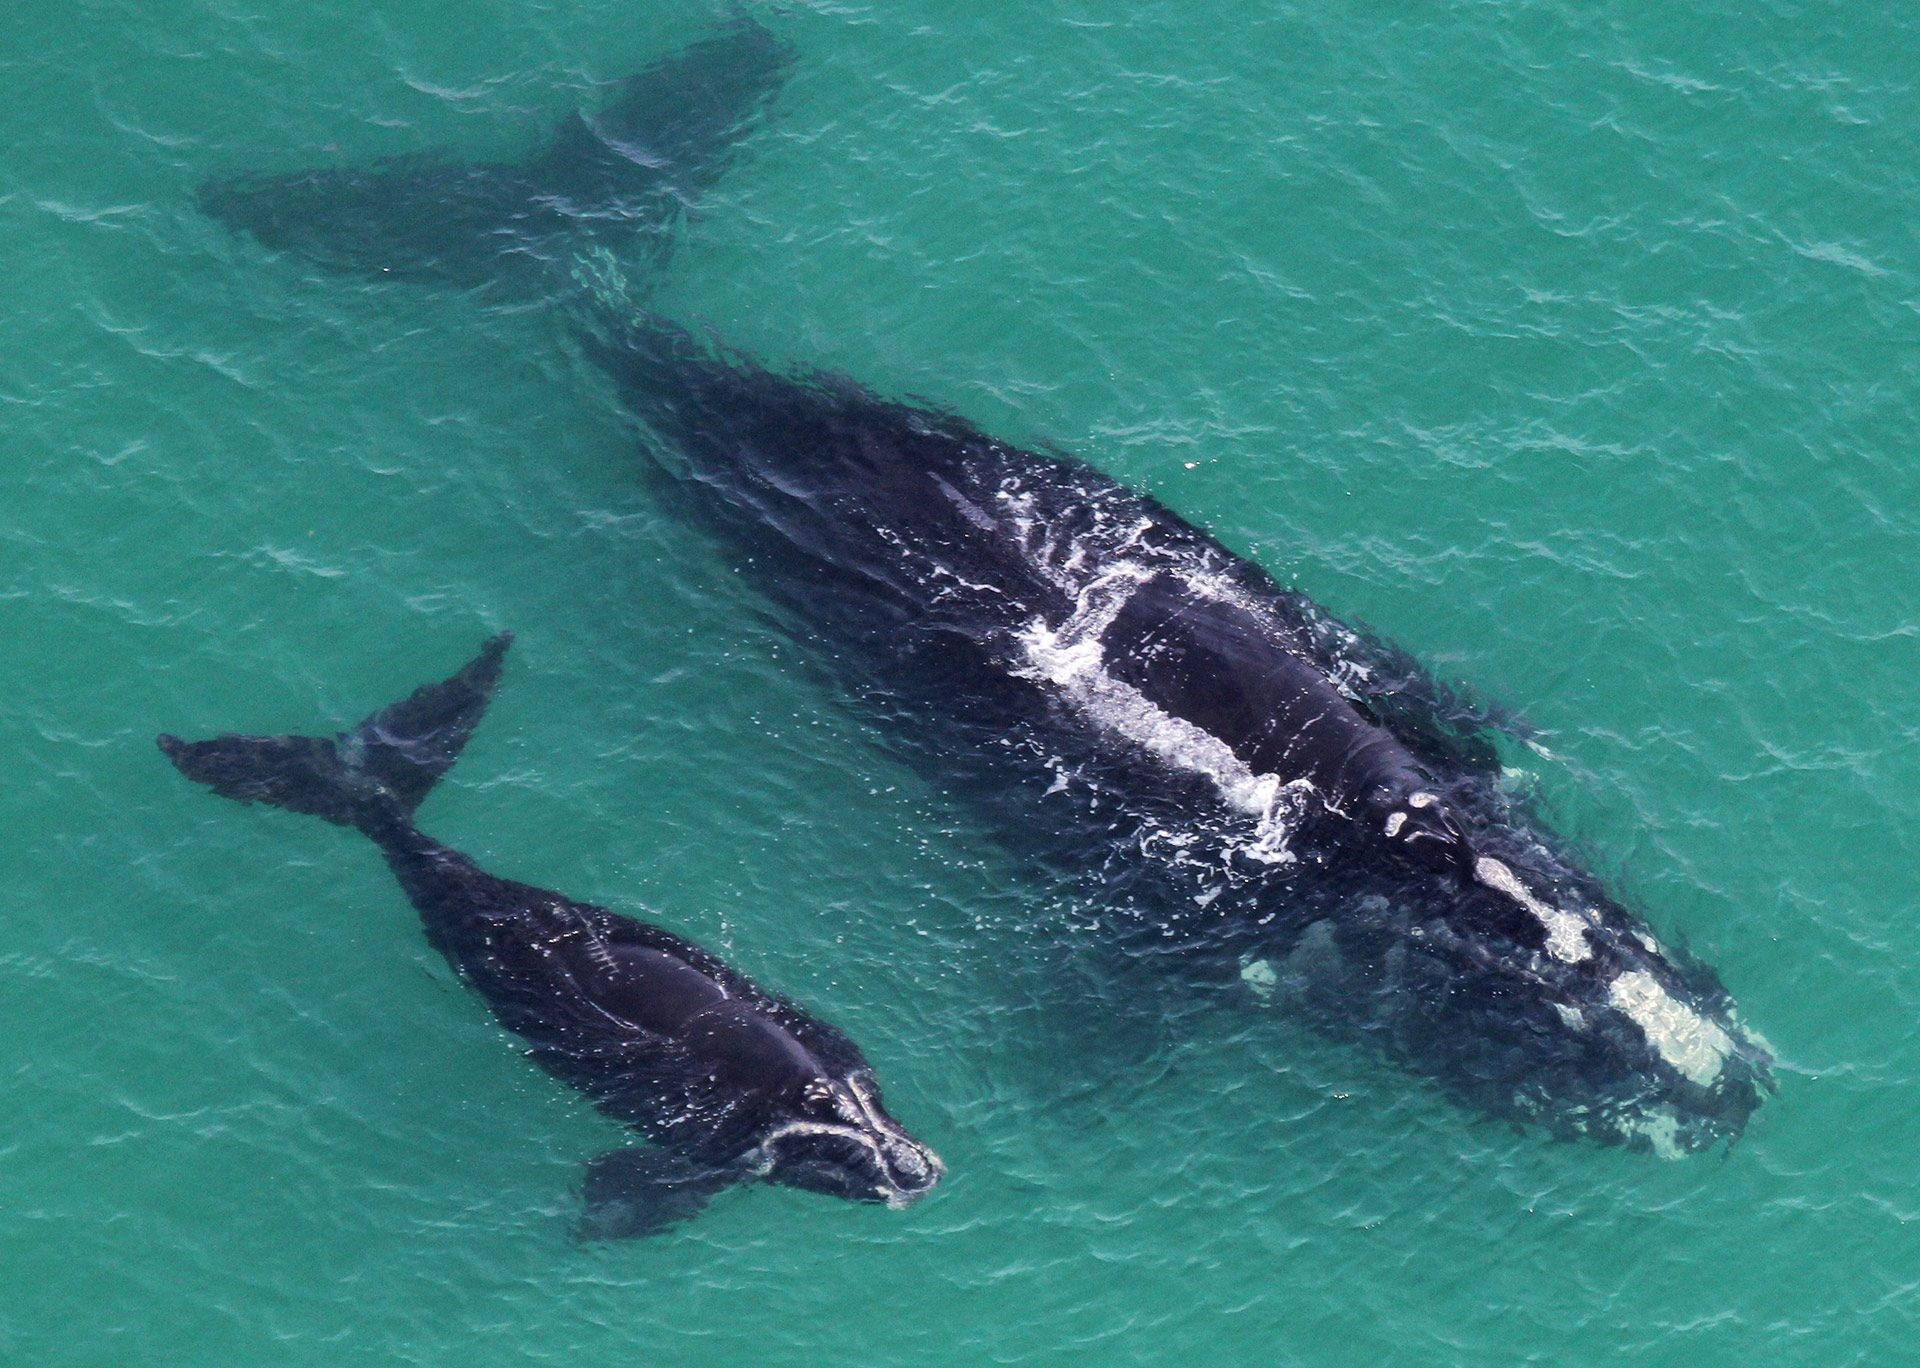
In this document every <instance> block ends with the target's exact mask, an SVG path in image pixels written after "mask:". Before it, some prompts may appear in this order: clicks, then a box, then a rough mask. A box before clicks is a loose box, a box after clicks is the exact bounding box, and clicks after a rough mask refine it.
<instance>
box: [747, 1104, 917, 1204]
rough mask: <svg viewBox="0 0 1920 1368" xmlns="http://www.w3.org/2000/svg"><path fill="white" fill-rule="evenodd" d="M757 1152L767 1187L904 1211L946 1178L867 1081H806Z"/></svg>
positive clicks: (770, 1129) (766, 1134)
mask: <svg viewBox="0 0 1920 1368" xmlns="http://www.w3.org/2000/svg"><path fill="white" fill-rule="evenodd" d="M785 1110H786V1112H787V1115H786V1117H785V1118H784V1119H782V1120H780V1121H778V1122H776V1123H775V1124H774V1125H772V1126H771V1127H769V1128H768V1130H767V1131H766V1133H765V1134H764V1135H763V1136H762V1137H761V1139H760V1143H759V1145H758V1147H757V1155H758V1159H759V1162H760V1163H762V1164H764V1165H765V1166H766V1176H767V1178H768V1180H769V1181H771V1182H776V1183H784V1184H786V1185H787V1186H789V1187H798V1188H806V1189H807V1190H809V1191H811V1192H824V1193H826V1194H828V1195H829V1196H833V1197H841V1198H844V1199H846V1200H848V1201H853V1202H885V1203H886V1204H887V1205H888V1206H890V1207H905V1206H911V1205H912V1204H913V1203H914V1202H917V1201H919V1200H920V1199H921V1198H922V1197H924V1196H926V1195H927V1193H929V1192H931V1191H932V1190H933V1187H934V1184H936V1183H938V1182H939V1181H940V1177H941V1175H942V1174H944V1173H945V1172H946V1165H945V1164H943V1163H941V1162H940V1156H939V1155H937V1154H935V1153H934V1152H933V1151H932V1150H930V1149H928V1148H927V1147H926V1146H925V1145H923V1144H921V1143H920V1142H919V1141H918V1140H916V1139H914V1138H913V1137H912V1136H911V1135H909V1134H907V1132H906V1129H905V1128H904V1127H902V1126H901V1124H900V1123H899V1122H898V1121H895V1120H894V1119H893V1118H892V1117H891V1116H889V1115H888V1114H887V1112H886V1109H885V1107H883V1106H882V1105H881V1101H880V1089H879V1086H878V1085H877V1084H876V1083H875V1082H874V1079H873V1075H872V1074H870V1073H868V1072H866V1071H865V1070H857V1071H855V1072H854V1073H852V1074H850V1075H849V1076H847V1077H845V1078H833V1077H829V1076H820V1077H816V1078H813V1079H809V1080H808V1081H807V1082H806V1083H805V1084H804V1085H802V1086H801V1087H800V1089H799V1090H798V1092H797V1094H796V1095H795V1096H793V1097H791V1098H789V1099H788V1100H787V1103H786V1107H785Z"/></svg>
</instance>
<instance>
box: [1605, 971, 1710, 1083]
mask: <svg viewBox="0 0 1920 1368" xmlns="http://www.w3.org/2000/svg"><path fill="white" fill-rule="evenodd" d="M1607 998H1608V1000H1609V1001H1610V1002H1612V1003H1613V1005H1614V1006H1615V1007H1617V1008H1619V1009H1620V1011H1621V1012H1623V1013H1625V1014H1626V1016H1627V1017H1628V1018H1629V1019H1630V1020H1632V1022H1633V1024H1634V1025H1636V1026H1638V1027H1639V1028H1640V1030H1641V1032H1642V1033H1643V1034H1644V1035H1645V1036H1646V1038H1647V1041H1648V1043H1649V1044H1651V1045H1652V1046H1653V1048H1654V1049H1655V1050H1657V1051H1659V1053H1660V1057H1661V1058H1662V1059H1664V1060H1666V1061H1667V1063H1669V1064H1671V1065H1673V1067H1674V1068H1676V1069H1678V1070H1679V1071H1680V1072H1681V1073H1683V1074H1685V1075H1686V1076H1687V1077H1688V1078H1690V1079H1692V1080H1693V1081H1694V1082H1695V1083H1698V1084H1699V1085H1700V1086H1701V1087H1703V1088H1705V1087H1710V1086H1712V1084H1713V1081H1714V1079H1716V1078H1718V1077H1719V1076H1720V1066H1721V1065H1723V1064H1724V1063H1726V1061H1727V1056H1728V1055H1730V1054H1732V1053H1733V1038H1732V1037H1731V1036H1729V1035H1728V1034H1727V1033H1726V1032H1725V1031H1723V1030H1721V1029H1720V1028H1719V1027H1718V1026H1716V1025H1714V1024H1713V1023H1712V1022H1711V1021H1708V1020H1707V1019H1706V1018H1705V1017H1703V1016H1701V1015H1700V1014H1699V1013H1698V1012H1696V1011H1694V1010H1693V1009H1692V1008H1691V1007H1688V1006H1687V1005H1686V1004H1685V1003H1683V1002H1677V1001H1675V1000H1674V998H1673V995H1672V994H1670V993H1668V992H1667V990H1666V989H1665V988H1662V987H1661V986H1660V981H1659V980H1658V979H1656V978H1655V977H1654V976H1653V975H1652V974H1649V973H1647V972H1646V971H1645V970H1644V969H1635V970H1632V971H1631V972H1629V973H1625V974H1622V975H1620V977H1619V978H1617V979H1615V980H1614V981H1613V982H1612V983H1610V984H1608V985H1607Z"/></svg>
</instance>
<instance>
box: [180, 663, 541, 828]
mask: <svg viewBox="0 0 1920 1368" xmlns="http://www.w3.org/2000/svg"><path fill="white" fill-rule="evenodd" d="M512 641H513V636H512V634H511V633H508V632H502V633H501V634H500V635H498V636H496V637H494V638H493V639H492V640H490V641H488V642H487V644H486V645H485V646H483V647H481V649H480V654H479V655H477V656H475V657H474V658H473V660H471V661H469V662H468V663H467V665H466V667H465V668H464V669H462V670H461V671H460V672H459V673H458V674H456V675H454V676H453V677H452V678H451V679H446V680H442V681H441V682H440V683H438V684H429V685H427V686H426V687H425V688H422V689H418V690H416V691H415V692H414V693H413V694H411V695H409V696H408V697H406V698H404V699H402V700H401V701H400V702H398V703H395V704H394V705H393V706H392V707H389V708H383V709H381V710H380V711H379V712H377V713H375V714H374V715H373V716H371V717H369V718H368V719H367V720H366V721H364V722H362V723H361V724H360V725H359V726H357V727H355V728H354V729H353V730H352V731H350V732H346V733H344V734H343V735H340V736H337V737H332V738H329V737H323V736H238V735H226V736H217V737H215V738H213V739H212V740H211V741H182V740H181V739H180V738H179V737H177V736H164V735H163V736H161V737H160V749H161V750H162V751H164V752H166V756H167V758H168V759H169V760H171V761H173V763H174V765H175V766H176V767H177V768H178V769H179V770H180V772H181V773H182V774H184V775H186V776H187V778H189V779H192V780H195V781H197V782H199V783H202V784H205V785H207V787H209V788H211V789H212V790H213V791H214V792H215V793H218V794H221V795H222V796H224V797H227V798H232V799H234V800H235V801H236V802H241V803H271V804H273V805H274V806H275V807H283V808H289V809H291V810H292V811H294V812H305V813H309V814H311V815H313V816H315V817H322V818H325V819H326V820H327V821H329V822H335V823H338V824H339V825H341V826H352V827H359V828H361V829H362V830H366V831H369V832H371V831H374V830H377V829H378V828H379V827H380V826H381V825H382V824H384V823H389V822H392V821H393V820H395V819H396V818H397V819H401V820H405V819H407V818H410V817H411V816H412V815H413V810H414V809H415V808H417V807H419V806H420V803H421V801H422V800H423V799H425V798H426V796H427V794H428V793H429V792H430V791H431V790H432V788H433V786H434V784H436V783H437V782H439V780H440V778H441V776H442V775H444V774H445V773H446V772H447V771H448V770H450V769H452V768H453V762H454V761H455V760H457V759H458V758H459V757H460V752H461V750H462V749H464V748H465V746H466V744H467V738H468V737H470V736H472V735H473V729H474V728H475V727H476V726H478V725H479V722H480V718H481V716H482V714H484V713H485V712H486V710H487V704H488V702H489V701H490V700H491V699H492V698H493V691H494V688H495V686H496V685H497V684H498V683H499V682H500V663H501V659H502V657H504V656H505V655H506V651H507V647H508V646H509V645H510V644H511V643H512Z"/></svg>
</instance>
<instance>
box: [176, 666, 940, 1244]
mask: <svg viewBox="0 0 1920 1368" xmlns="http://www.w3.org/2000/svg"><path fill="white" fill-rule="evenodd" d="M507 642H508V638H507V637H506V636H504V635H503V636H500V637H496V638H494V639H493V640H492V641H490V642H488V643H487V645H486V647H485V648H484V649H483V650H482V651H481V653H480V655H479V656H478V657H477V658H476V659H474V660H473V661H472V662H471V663H470V664H468V665H467V666H466V668H464V669H463V670H461V671H460V672H459V673H458V674H456V675H454V676H453V677H452V678H451V679H448V680H445V681H443V682H441V683H439V684H433V685H429V686H427V687H426V688H423V689H420V690H418V691H417V692H415V693H414V694H412V695H411V696H410V697H408V698H406V699H404V700H402V701H401V702H399V703H396V704H394V705H393V706H392V707H389V708H386V709H384V710H383V711H381V712H377V713H375V714H374V715H373V716H371V717H369V718H367V719H366V720H365V721H364V722H362V723H361V724H360V725H359V726H358V727H356V728H354V729H353V730H352V731H350V732H347V733H345V734H344V735H341V736H339V737H337V738H326V737H312V736H236V735H228V736H221V737H217V738H215V739H213V740H210V741H194V742H188V741H181V740H179V739H178V738H177V737H172V736H162V737H161V738H160V748H161V750H162V751H164V752H165V753H166V755H167V757H168V759H170V760H172V761H173V763H174V764H175V765H176V766H178V767H179V769H180V772H181V773H183V774H185V775H186V776H187V777H188V778H190V779H194V780H197V781H198V782H200V783H203V784H206V785H207V786H209V787H210V788H212V789H213V790H214V791H215V792H217V793H220V794H222V795H223V796H225V797H228V798H233V799H236V800H238V801H240V802H243V803H254V802H260V803H268V804H272V805H274V806H277V807H284V808H289V809H292V810H293V811H295V812H304V813H310V814H312V815H313V816H316V817H322V818H325V819H326V820H327V821H329V822H334V823H337V824H339V825H341V826H350V827H354V828H356V829H357V830H359V831H360V832H362V833H363V834H364V835H366V836H367V837H368V838H369V839H371V840H372V841H373V842H374V843H375V844H376V845H378V846H379V847H380V850H381V853H382V854H384V855H385V856H386V859H387V864H388V866H389V867H390V868H391V869H392V870H393V873H394V877H395V878H397V879H398V880H399V881H400V886H401V887H402V888H403V889H405V890H406V894H407V897H408V898H409V899H410V900H411V901H412V903H413V905H414V906H415V907H416V908H417V909H419V912H420V920H421V924H422V926H423V927H424V928H425V930H426V934H427V939H428V940H429V941H430V942H431V943H432V944H433V946H434V948H435V949H437V950H439V951H440V953H441V954H443V955H445V956H446V958H447V962H448V963H449V964H451V965H452V966H453V967H454V969H455V970H457V971H458V972H459V974H460V976H461V977H462V978H463V979H464V980H465V981H466V982H467V983H468V984H469V985H470V986H471V987H472V988H473V989H474V991H475V992H477V993H478V994H479V995H480V996H481V997H482V998H483V999H485V1001H486V1004H487V1006H488V1007H489V1008H490V1009H491V1010H492V1012H493V1015H494V1017H495V1018H496V1019H497V1020H498V1021H499V1022H500V1024H501V1025H502V1026H504V1027H506V1028H507V1029H508V1030H509V1031H512V1032H513V1033H514V1034H515V1035H518V1036H519V1037H521V1038H522V1039H523V1040H525V1041H526V1042H527V1043H528V1045H529V1046H530V1047H531V1049H530V1051H529V1053H530V1055H531V1057H532V1059H533V1061H534V1062H535V1063H536V1064H538V1065H539V1066H540V1067H541V1068H543V1069H545V1070H546V1071H547V1072H548V1073H549V1074H551V1075H553V1076H554V1077H555V1078H557V1079H559V1080H560V1081H561V1082H563V1083H566V1084H568V1085H569V1086H571V1087H574V1088H577V1089H579V1090H580V1091H581V1092H583V1093H585V1094H586V1095H587V1097H589V1098H590V1099H592V1101H593V1104H594V1106H596V1107H597V1108H599V1109H600V1110H601V1111H602V1112H604V1113H605V1114H606V1115H608V1116H610V1117H612V1118H613V1119H614V1120H616V1121H619V1122H621V1123H623V1124H625V1125H627V1126H630V1127H632V1128H633V1129H634V1130H636V1131H638V1132H639V1133H640V1134H641V1135H643V1136H645V1137H646V1138H647V1139H648V1140H650V1141H652V1142H653V1145H652V1146H651V1147H645V1148H643V1147H631V1146H629V1147H623V1148H620V1149H615V1150H612V1151H610V1152H608V1153H606V1154H603V1155H601V1156H600V1157H599V1158H597V1159H595V1160H593V1161H592V1162H591V1163H590V1164H589V1165H588V1168H587V1176H586V1183H585V1199H586V1217H585V1221H584V1224H583V1226H582V1230H583V1233H585V1234H587V1235H590V1236H594V1237H601V1238H615V1237H623V1236H634V1235H645V1234H651V1233H653V1232H655V1231H657V1230H659V1229H661V1228H663V1227H664V1226H666V1225H668V1224H670V1223H672V1222H673V1221H675V1220H678V1219H680V1218H683V1217H686V1216H689V1215H692V1214H693V1213H694V1212H696V1211H698V1210H699V1209H700V1207H701V1206H703V1205H704V1204H705V1203H706V1201H707V1199H708V1198H710V1197H711V1196H712V1195H713V1194H715V1193H717V1192H719V1191H721V1190H723V1189H725V1188H727V1187H729V1186H731V1185H733V1184H736V1183H744V1182H753V1181H759V1182H769V1183H780V1184H784V1185H786V1186H789V1187H798V1188H806V1189H809V1190H812V1191H815V1192H824V1193H827V1194H830V1195H832V1196H835V1197H841V1198H846V1199H848V1200H850V1201H863V1202H885V1203H887V1204H888V1205H889V1206H894V1207H902V1206H906V1205H908V1204H910V1203H912V1202H914V1201H917V1200H918V1199H919V1198H921V1197H923V1196H925V1195H926V1194H927V1192H928V1191H930V1190H931V1189H932V1188H933V1186H934V1184H935V1183H937V1182H938V1181H939V1179H940V1176H941V1174H942V1173H943V1172H944V1169H943V1166H942V1165H941V1162H940V1160H939V1158H938V1157H937V1156H935V1154H934V1153H933V1151H932V1150H930V1149H928V1148H927V1147H926V1146H925V1145H922V1144H921V1143H920V1142H919V1141H917V1140H915V1139H913V1138H912V1137H911V1136H910V1135H908V1134H907V1132H906V1131H905V1130H903V1129H902V1128H901V1126H900V1124H899V1123H898V1122H897V1121H895V1120H894V1119H893V1118H892V1117H891V1116H889V1115H888V1114H887V1112H886V1109H885V1107H884V1106H883V1105H882V1104H881V1099H880V1087H879V1084H878V1083H877V1082H875V1080H874V1076H873V1071H872V1069H871V1068H869V1067H868V1065H867V1062H866V1059H865V1058H864V1057H863V1056H862V1055H861V1053H860V1050H859V1049H858V1047H856V1046H855V1045H854V1043H853V1042H852V1041H851V1040H849V1039H848V1038H847V1037H846V1036H844V1035H842V1034H841V1033H840V1032H839V1031H837V1030H835V1029H834V1028H833V1027H831V1026H829V1025H827V1024H826V1023H825V1022H822V1021H820V1020H818V1019H817V1018H815V1017H813V1016H810V1015H809V1014H808V1013H806V1012H805V1011H803V1010H802V1009H801V1008H799V1007H798V1006H796V1005H795V1004H793V1003H792V1002H789V1001H788V1000H787V999H785V998H783V997H779V996H777V995H776V994H773V993H770V992H768V991H766V990H765V989H763V988H761V987H760V986H758V985H757V984H755V983H753V982H752V981H750V980H749V979H747V978H746V977H745V976H744V975H742V974H739V973H736V972H735V971H734V970H733V969H730V968H729V967H728V966H727V965H726V964H724V963H722V962H721V961H720V960H719V959H718V958H716V957H715V956H713V955H711V954H709V953H707V952H706V951H704V950H702V949H700V948H699V947H698V946H696V945H692V944H690V943H689V942H687V941H684V940H682V939H680V938H679V937H678V936H674V935H670V934H669V933H667V932H666V931H663V930H661V929H660V928H658V927H656V926H650V925H648V924H647V923H646V922H642V921H636V920H635V919H633V918H631V917H624V916H621V915H619V914H618V913H615V912H610V911H608V910H607V909H606V908H603V907H595V906H593V905H592V904H589V903H580V902H574V901H573V900H571V899H569V898H566V897H563V896H561V895H560V894H558V893H552V892H549V891H547V890H546V889H542V888H533V887H530V886H528V885H526V884H522V883H515V882H513V881H512V880H509V879H502V878H498V877H496V876H494V875H492V874H488V873H486V872H485V871H484V870H482V869H480V868H479V867H478V866H477V865H475V864H474V862H473V861H472V860H471V859H469V858H468V857H467V856H465V855H463V854H461V853H460V852H459V851H457V850H453V849H450V848H448V847H447V846H444V845H441V844H440V843H439V842H438V841H435V840H434V839H433V838H432V837H430V836H427V835H425V834H423V833H422V832H421V831H420V829H419V828H418V827H417V826H415V825H414V821H413V813H414V809H415V808H417V807H418V806H419V805H420V803H421V801H422V800H423V799H425V798H426V796H427V794H428V793H429V791H431V789H432V788H433V786H434V784H435V782H436V781H438V780H439V779H440V778H441V776H443V775H444V774H445V773H446V772H447V771H448V770H449V769H450V768H452V766H453V762H454V760H455V759H456V758H457V757H458V756H459V754H460V751H461V749H462V748H463V747H464V746H465V745H466V743H467V739H468V737H469V736H471V735H472V733H473V729H474V727H475V725H476V724H477V723H478V722H479V720H480V717H481V714H482V713H483V712H485V710H486V706H487V703H488V701H489V700H490V699H491V697H492V695H493V690H494V686H495V684H496V683H497V682H498V681H499V677H500V662H501V657H502V655H503V654H504V653H505V651H506V648H507Z"/></svg>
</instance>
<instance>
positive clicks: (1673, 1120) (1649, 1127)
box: [1620, 1107, 1687, 1159]
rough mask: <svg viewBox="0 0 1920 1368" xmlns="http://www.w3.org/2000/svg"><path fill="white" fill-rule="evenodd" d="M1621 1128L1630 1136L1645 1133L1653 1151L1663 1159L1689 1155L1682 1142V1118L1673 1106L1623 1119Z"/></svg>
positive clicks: (1681, 1157)
mask: <svg viewBox="0 0 1920 1368" xmlns="http://www.w3.org/2000/svg"><path fill="white" fill-rule="evenodd" d="M1620 1130H1621V1133H1622V1134H1624V1135H1626V1136H1628V1137H1632V1136H1635V1135H1644V1136H1645V1137H1646V1138H1647V1143H1648V1144H1649V1145H1651V1146H1652V1147H1653V1152H1654V1153H1655V1154H1656V1155H1658V1156H1659V1157H1660V1158H1662V1159H1684V1158H1686V1157H1687V1150H1686V1146H1684V1145H1682V1144H1681V1143H1680V1118H1679V1116H1678V1115H1676V1114H1675V1112H1674V1110H1673V1108H1671V1107H1657V1108H1655V1109H1654V1110H1653V1111H1650V1112H1648V1113H1647V1114H1646V1115H1644V1116H1636V1117H1632V1118H1630V1119H1629V1120H1626V1121H1623V1122H1621V1123H1620Z"/></svg>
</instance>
